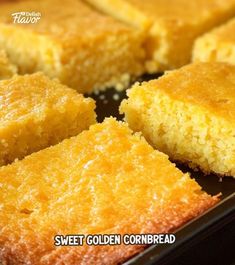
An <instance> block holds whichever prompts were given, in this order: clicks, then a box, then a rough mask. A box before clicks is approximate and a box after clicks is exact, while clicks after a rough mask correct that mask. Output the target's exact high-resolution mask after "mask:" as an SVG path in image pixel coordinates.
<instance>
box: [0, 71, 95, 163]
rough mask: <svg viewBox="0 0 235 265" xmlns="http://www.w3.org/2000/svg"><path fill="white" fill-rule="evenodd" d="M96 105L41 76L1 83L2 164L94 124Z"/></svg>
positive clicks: (37, 74) (35, 75)
mask: <svg viewBox="0 0 235 265" xmlns="http://www.w3.org/2000/svg"><path fill="white" fill-rule="evenodd" d="M94 109H95V103H94V101H93V100H92V99H90V98H84V97H83V95H81V94H78V93H77V92H76V91H75V90H73V89H71V88H68V87H66V86H64V85H61V84H60V83H59V82H58V81H57V80H50V79H49V78H48V77H46V76H44V75H43V74H42V73H36V74H32V75H25V76H17V75H15V76H14V77H13V78H11V79H8V80H2V81H0V165H5V164H7V163H10V162H12V161H14V160H15V159H16V158H18V159H22V158H23V157H24V156H26V155H28V154H31V153H32V152H35V151H38V150H40V149H43V148H45V147H48V146H50V145H54V144H56V143H58V142H60V141H61V140H63V139H64V138H67V137H70V136H74V135H76V134H78V133H80V132H81V131H82V130H84V129H88V128H89V126H90V125H91V124H93V123H95V119H96V114H95V111H94Z"/></svg>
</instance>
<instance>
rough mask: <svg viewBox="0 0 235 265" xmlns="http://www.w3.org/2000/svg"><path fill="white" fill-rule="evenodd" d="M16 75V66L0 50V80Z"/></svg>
mask: <svg viewBox="0 0 235 265" xmlns="http://www.w3.org/2000/svg"><path fill="white" fill-rule="evenodd" d="M14 74H16V66H14V65H13V64H12V63H11V62H10V61H9V59H8V57H7V55H6V52H5V51H4V50H0V80H2V79H7V78H10V77H12V76H13V75H14Z"/></svg>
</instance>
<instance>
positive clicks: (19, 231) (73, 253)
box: [0, 119, 218, 265]
mask: <svg viewBox="0 0 235 265" xmlns="http://www.w3.org/2000/svg"><path fill="white" fill-rule="evenodd" d="M217 202H218V197H217V196H215V197H211V196H210V195H208V194H206V193H205V192H203V191H201V187H200V186H199V185H198V184H197V183H196V181H195V180H193V179H190V177H189V176H188V174H183V173H182V172H181V171H180V170H178V169H177V168H176V167H175V165H174V164H172V163H171V162H169V160H168V157H167V156H166V155H164V154H162V153H160V152H158V151H156V150H154V149H153V148H152V147H151V146H149V145H148V144H147V143H146V141H145V140H144V139H143V138H142V137H140V135H139V134H135V135H133V134H132V132H131V131H130V130H129V129H128V127H127V125H125V124H124V123H122V122H117V121H115V120H114V119H106V120H105V122H104V123H102V124H96V125H92V126H91V127H90V129H89V131H84V132H82V133H81V134H80V135H78V136H76V137H73V138H71V139H66V140H64V141H63V142H62V143H60V144H58V145H56V146H53V147H50V148H47V149H45V150H42V151H40V152H38V153H34V154H32V155H30V156H28V157H26V158H25V159H24V160H22V161H19V162H17V163H14V164H12V165H9V166H6V167H2V168H0V208H1V211H0V261H1V262H3V264H5V263H6V262H7V263H9V264H11V265H19V264H28V265H42V264H47V265H54V264H64V265H74V264H89V265H101V264H102V265H105V264H107V265H109V264H120V263H121V262H123V261H125V260H126V259H128V258H130V257H131V256H133V255H134V254H136V253H138V252H140V251H141V250H142V249H143V248H144V247H145V246H143V245H140V246H134V245H123V244H122V245H117V246H88V245H83V246H79V247H55V246H54V236H55V235H56V234H60V235H68V234H85V235H87V234H121V235H123V234H140V233H141V234H145V233H166V232H169V231H173V230H175V229H176V228H177V227H179V226H180V225H182V224H184V223H185V222H187V221H188V220H190V219H192V218H194V217H196V216H198V215H199V214H201V213H202V212H204V211H205V210H207V209H208V208H210V207H211V206H213V205H214V204H215V203H217ZM127 213H128V216H131V218H126V216H127Z"/></svg>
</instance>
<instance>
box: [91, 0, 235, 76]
mask: <svg viewBox="0 0 235 265" xmlns="http://www.w3.org/2000/svg"><path fill="white" fill-rule="evenodd" d="M87 1H88V2H89V3H91V4H93V5H94V6H95V7H97V8H98V9H100V10H102V11H104V12H106V13H108V14H110V15H112V16H114V17H116V18H118V19H120V20H122V21H124V22H126V23H127V24H129V25H132V26H134V27H135V28H141V29H144V30H146V31H147V33H148V35H149V37H148V38H147V40H146V48H147V52H148V61H147V69H148V71H149V72H156V71H164V70H169V69H174V68H178V67H180V66H183V65H185V64H187V63H189V62H190V60H191V50H192V46H193V42H194V40H195V38H197V37H198V36H199V35H201V34H203V33H204V32H206V31H208V30H210V29H211V28H213V27H214V26H216V25H218V24H220V23H221V22H224V21H225V20H227V19H229V18H231V17H232V16H234V15H235V0H226V1H221V0H210V1H205V0H193V1H190V0H147V1H143V0H87Z"/></svg>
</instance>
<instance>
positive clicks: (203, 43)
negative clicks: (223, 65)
mask: <svg viewBox="0 0 235 265" xmlns="http://www.w3.org/2000/svg"><path fill="white" fill-rule="evenodd" d="M234 33H235V19H232V20H230V21H229V22H228V23H226V24H223V25H222V26H220V27H218V28H215V29H214V30H212V31H210V32H208V33H206V34H205V35H203V36H202V37H200V38H198V39H197V40H196V42H195V45H194V49H193V61H196V62H198V61H202V62H215V61H218V62H227V63H230V64H235V34H234Z"/></svg>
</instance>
